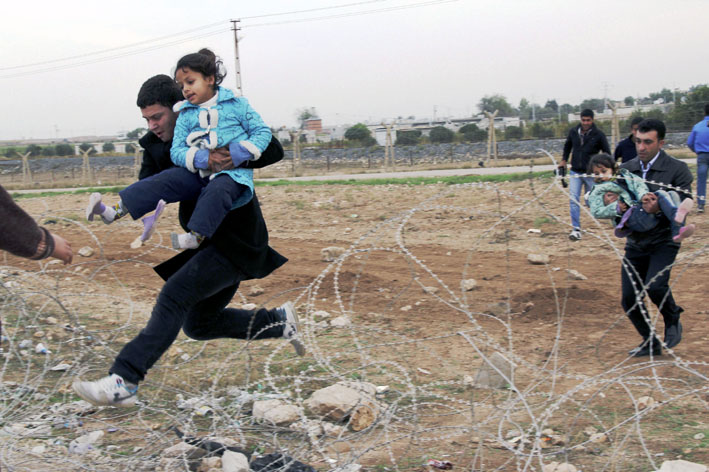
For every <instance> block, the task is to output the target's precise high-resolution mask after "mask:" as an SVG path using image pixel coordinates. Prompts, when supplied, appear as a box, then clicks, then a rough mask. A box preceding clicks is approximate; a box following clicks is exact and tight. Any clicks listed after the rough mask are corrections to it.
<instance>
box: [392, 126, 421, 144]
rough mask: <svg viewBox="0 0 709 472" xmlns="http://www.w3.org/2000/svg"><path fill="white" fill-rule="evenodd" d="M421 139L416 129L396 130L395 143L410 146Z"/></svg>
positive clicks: (419, 132)
mask: <svg viewBox="0 0 709 472" xmlns="http://www.w3.org/2000/svg"><path fill="white" fill-rule="evenodd" d="M420 139H421V131H420V130H417V129H412V130H408V131H397V132H396V145H397V146H399V145H403V146H410V145H412V144H418V143H419V141H420Z"/></svg>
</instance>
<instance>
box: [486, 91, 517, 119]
mask: <svg viewBox="0 0 709 472" xmlns="http://www.w3.org/2000/svg"><path fill="white" fill-rule="evenodd" d="M478 108H479V109H480V111H482V112H485V111H487V112H490V113H494V112H495V110H497V116H514V115H515V109H514V108H513V107H512V105H510V104H509V103H508V102H507V98H505V96H504V95H500V94H495V95H485V96H484V97H483V98H482V99H481V100H480V103H478Z"/></svg>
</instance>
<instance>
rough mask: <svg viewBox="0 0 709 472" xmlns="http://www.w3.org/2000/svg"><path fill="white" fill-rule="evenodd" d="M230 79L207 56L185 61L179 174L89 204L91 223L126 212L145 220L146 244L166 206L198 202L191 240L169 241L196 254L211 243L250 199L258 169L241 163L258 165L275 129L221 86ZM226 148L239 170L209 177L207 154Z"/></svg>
mask: <svg viewBox="0 0 709 472" xmlns="http://www.w3.org/2000/svg"><path fill="white" fill-rule="evenodd" d="M225 75H226V73H225V72H224V69H223V64H222V61H221V60H220V59H219V58H217V57H216V56H215V55H214V53H213V52H212V51H210V50H209V49H202V50H200V51H199V52H197V53H193V54H188V55H186V56H184V57H182V58H181V59H180V60H179V61H178V62H177V66H176V67H175V81H176V82H177V83H178V85H180V88H181V89H182V94H183V96H184V97H185V100H184V101H182V102H178V103H177V104H175V107H174V110H175V111H176V112H179V116H178V118H177V123H176V125H175V132H174V135H173V138H172V148H171V150H170V157H171V159H172V161H173V163H175V165H176V166H177V167H174V168H171V169H167V170H164V171H162V172H160V173H159V174H156V175H154V176H152V177H149V178H146V179H143V180H139V181H138V182H135V183H134V184H132V185H130V186H128V187H126V188H125V189H123V190H122V191H121V192H119V195H120V197H121V200H120V201H119V202H118V203H117V204H116V205H114V206H107V205H105V204H103V203H102V202H101V194H99V193H94V194H92V195H91V197H90V199H89V205H88V207H87V209H86V217H87V219H88V220H89V221H91V220H93V218H94V216H95V215H99V216H100V217H101V219H102V220H103V221H104V223H107V224H108V223H112V222H113V221H115V220H117V219H118V218H120V217H122V216H124V215H125V214H126V213H129V214H130V215H131V217H133V219H138V218H140V217H141V216H143V215H145V214H146V213H149V212H151V211H153V210H155V213H154V214H153V215H151V216H148V217H146V218H144V219H143V224H144V230H143V234H142V235H141V237H140V239H141V241H146V240H148V239H149V238H150V236H152V234H153V232H154V230H155V225H156V222H157V219H158V218H159V217H160V214H161V213H162V210H163V208H164V206H165V203H166V202H167V203H171V202H178V201H182V200H194V199H195V198H196V199H197V206H196V207H195V210H194V213H193V214H192V217H191V218H190V220H189V222H188V223H187V228H188V229H189V230H190V232H189V233H184V234H176V233H173V234H172V235H171V238H172V245H173V247H174V248H175V249H187V248H196V247H197V246H199V245H200V243H201V242H202V241H203V240H204V239H205V238H210V237H212V235H213V234H214V232H215V231H216V229H217V227H218V226H219V224H220V223H221V222H222V220H223V219H224V217H225V216H226V214H227V213H228V212H229V211H230V210H232V209H234V208H238V207H240V206H242V205H244V204H246V203H248V202H249V201H250V200H251V198H252V197H253V186H254V184H253V170H252V169H246V168H240V167H239V165H241V164H242V163H244V162H246V161H249V160H255V159H258V158H259V157H260V156H261V153H262V152H263V151H264V150H265V149H266V147H267V146H268V144H269V142H270V141H271V130H270V128H269V127H268V126H266V124H265V123H264V122H263V120H262V119H261V117H260V116H259V115H258V113H256V112H255V111H254V110H253V108H251V106H250V105H249V102H248V101H247V100H246V98H244V97H236V96H235V95H234V93H233V92H232V91H231V90H229V89H226V88H224V87H220V86H219V84H220V83H221V82H222V80H223V79H224V76H225ZM224 147H227V148H228V149H229V153H230V154H231V159H232V162H233V163H234V168H232V169H228V170H221V171H219V172H217V173H212V172H211V171H210V170H209V152H210V151H211V150H214V149H217V148H224Z"/></svg>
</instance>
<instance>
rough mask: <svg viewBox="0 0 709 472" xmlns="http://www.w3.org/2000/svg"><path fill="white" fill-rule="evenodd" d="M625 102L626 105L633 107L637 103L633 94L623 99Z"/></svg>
mask: <svg viewBox="0 0 709 472" xmlns="http://www.w3.org/2000/svg"><path fill="white" fill-rule="evenodd" d="M623 103H625V105H626V106H629V107H632V106H633V105H635V99H634V98H633V97H632V96H631V95H628V96H627V97H625V98H624V99H623Z"/></svg>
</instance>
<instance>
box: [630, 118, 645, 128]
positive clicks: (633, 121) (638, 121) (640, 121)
mask: <svg viewBox="0 0 709 472" xmlns="http://www.w3.org/2000/svg"><path fill="white" fill-rule="evenodd" d="M644 119H645V118H643V117H642V116H636V117H635V118H633V119H632V121H631V122H630V127H631V128H632V127H633V126H635V125H639V124H640V123H642V122H643V120H644Z"/></svg>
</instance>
